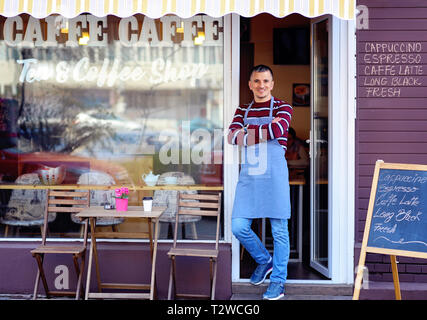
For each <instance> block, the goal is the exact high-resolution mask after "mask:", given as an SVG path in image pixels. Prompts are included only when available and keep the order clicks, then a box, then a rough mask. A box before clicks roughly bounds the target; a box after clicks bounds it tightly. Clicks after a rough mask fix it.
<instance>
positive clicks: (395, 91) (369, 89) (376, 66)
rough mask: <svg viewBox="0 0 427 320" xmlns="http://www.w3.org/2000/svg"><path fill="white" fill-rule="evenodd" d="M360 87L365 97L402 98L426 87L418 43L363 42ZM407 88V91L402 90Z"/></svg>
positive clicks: (420, 45)
mask: <svg viewBox="0 0 427 320" xmlns="http://www.w3.org/2000/svg"><path fill="white" fill-rule="evenodd" d="M362 50H363V51H362V52H363V53H362V54H361V57H362V61H360V62H361V64H362V65H361V67H362V68H363V69H362V70H361V71H362V73H361V74H362V79H361V85H362V86H363V89H364V91H365V96H366V97H374V98H375V97H381V98H393V97H403V96H405V92H404V90H406V91H407V92H408V94H410V93H409V92H411V93H412V91H409V90H410V89H409V88H418V87H422V86H425V85H426V84H425V83H426V81H425V76H424V70H423V63H424V60H425V57H426V56H427V55H426V54H425V53H424V52H423V46H422V43H421V42H391V43H389V42H366V43H365V44H364V46H363V49H362ZM405 88H406V89H405Z"/></svg>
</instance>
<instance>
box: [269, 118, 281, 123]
mask: <svg viewBox="0 0 427 320" xmlns="http://www.w3.org/2000/svg"><path fill="white" fill-rule="evenodd" d="M279 121H280V117H276V118H274V119H273V120H272V121H271V123H277V122H279Z"/></svg>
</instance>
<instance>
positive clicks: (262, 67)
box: [249, 64, 273, 79]
mask: <svg viewBox="0 0 427 320" xmlns="http://www.w3.org/2000/svg"><path fill="white" fill-rule="evenodd" d="M265 71H270V73H271V77H272V78H273V71H272V70H271V68H270V67H269V66H266V65H264V64H259V65H257V66H255V67H253V68H252V69H251V72H250V73H249V79H250V78H251V77H252V73H254V72H265Z"/></svg>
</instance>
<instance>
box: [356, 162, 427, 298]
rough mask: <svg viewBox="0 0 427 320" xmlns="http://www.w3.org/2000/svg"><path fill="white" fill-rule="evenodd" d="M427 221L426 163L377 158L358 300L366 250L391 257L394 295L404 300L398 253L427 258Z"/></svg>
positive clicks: (399, 254) (358, 276)
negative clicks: (407, 162)
mask: <svg viewBox="0 0 427 320" xmlns="http://www.w3.org/2000/svg"><path fill="white" fill-rule="evenodd" d="M423 213H426V214H423ZM426 223H427V165H416V164H402V163H384V161H382V160H377V162H376V164H375V171H374V176H373V179H372V187H371V195H370V198H369V206H368V212H367V215H366V224H365V231H364V234H363V241H362V247H361V251H360V257H359V266H358V268H357V275H356V280H355V284H354V293H353V300H358V299H359V294H360V290H361V288H362V287H361V285H362V280H363V273H364V267H365V260H366V254H367V253H379V254H386V255H389V256H390V262H391V269H392V272H393V283H394V291H395V296H396V300H401V298H402V296H401V292H400V284H399V274H398V271H397V262H396V256H404V257H414V258H427V230H426V228H425V225H426Z"/></svg>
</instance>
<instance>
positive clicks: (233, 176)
mask: <svg viewBox="0 0 427 320" xmlns="http://www.w3.org/2000/svg"><path fill="white" fill-rule="evenodd" d="M227 16H231V17H230V19H227V17H224V18H225V20H224V132H225V133H226V132H227V128H228V126H229V124H230V121H231V120H232V118H233V115H234V111H235V108H236V107H237V105H238V103H239V78H240V70H239V60H240V49H239V48H240V29H239V28H240V24H239V21H240V17H239V15H237V14H230V15H227ZM284 19H286V17H285V18H284ZM331 21H332V24H331V34H332V43H333V45H332V48H331V51H332V52H331V57H333V58H332V62H331V69H330V74H331V77H332V79H331V90H332V89H334V90H332V92H331V95H330V97H331V110H330V111H331V113H330V120H329V121H330V122H329V123H330V129H329V130H330V134H331V135H330V143H331V145H330V151H329V152H330V157H329V169H330V170H329V177H330V180H329V181H331V182H330V197H331V202H330V205H329V209H330V210H331V230H330V232H331V256H330V264H331V280H288V281H287V282H288V283H325V284H326V283H340V284H351V283H353V282H354V227H355V208H354V205H355V120H356V78H355V76H356V38H355V31H356V28H355V21H354V20H341V19H338V18H336V17H335V16H332V19H331ZM342 106H346V107H344V108H343V107H342ZM238 156H239V155H238V151H237V148H233V147H232V146H231V145H229V144H228V143H227V142H226V141H224V191H225V192H224V213H225V214H224V217H225V229H226V230H225V241H226V242H231V244H232V259H231V260H232V269H231V278H232V281H233V282H248V281H249V280H248V279H241V278H240V250H239V241H238V240H237V239H236V238H235V237H234V236H233V235H232V233H231V213H232V208H233V201H234V192H235V188H236V185H237V180H238V175H239V166H238V161H237V160H238Z"/></svg>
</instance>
